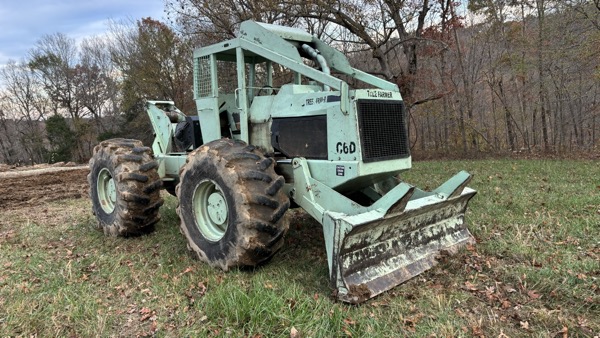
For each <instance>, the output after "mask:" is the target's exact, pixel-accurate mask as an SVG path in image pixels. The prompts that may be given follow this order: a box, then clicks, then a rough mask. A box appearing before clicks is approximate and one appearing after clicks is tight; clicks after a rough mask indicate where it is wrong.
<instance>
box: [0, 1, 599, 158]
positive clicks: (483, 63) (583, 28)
mask: <svg viewBox="0 0 600 338" xmlns="http://www.w3.org/2000/svg"><path fill="white" fill-rule="evenodd" d="M165 12H166V14H167V17H166V19H165V20H164V22H161V21H158V20H156V19H153V18H140V19H138V20H134V21H133V22H129V23H123V22H119V23H117V22H115V23H112V24H111V25H110V27H109V29H108V32H107V33H106V34H105V35H101V36H95V37H89V38H86V39H84V40H82V41H80V42H77V41H75V40H74V39H73V38H72V37H69V36H67V35H65V34H63V33H61V32H55V33H52V34H48V35H45V36H42V37H40V39H39V40H38V42H37V43H36V44H35V45H34V46H32V48H31V50H30V52H29V54H28V55H27V56H26V57H24V58H23V59H21V60H14V61H10V62H9V63H8V64H7V65H5V66H4V67H2V68H0V84H1V85H0V86H1V87H0V163H9V164H14V163H23V164H29V163H42V162H57V161H76V162H85V161H87V159H88V158H89V157H90V156H91V154H92V151H93V147H94V146H95V145H96V144H97V143H98V142H99V141H100V140H103V139H108V138H112V137H128V138H136V139H141V140H143V141H144V143H146V144H149V143H150V142H151V140H152V139H151V137H152V132H151V126H150V124H149V121H148V119H147V117H146V112H145V109H144V100H145V99H158V100H173V101H175V104H176V106H178V107H179V108H180V109H181V110H182V111H184V112H186V113H187V114H190V115H191V114H195V111H196V108H195V103H194V101H193V85H192V73H193V72H192V52H193V49H194V48H197V47H200V46H205V45H209V44H212V43H215V42H218V41H221V40H224V39H229V38H232V37H234V36H235V34H236V30H237V29H238V27H239V24H240V23H241V22H242V21H245V20H248V19H252V20H256V21H260V22H267V23H275V24H280V25H285V26H293V27H298V28H302V29H304V30H307V31H309V32H310V33H312V34H314V35H316V36H318V37H319V38H320V39H322V40H324V41H326V42H328V43H330V44H331V45H333V46H335V47H336V48H338V49H340V50H341V51H342V52H343V53H344V54H346V55H347V56H348V58H349V59H350V62H351V63H352V64H353V66H354V67H356V68H358V69H361V70H364V71H366V72H369V73H371V74H375V75H377V76H380V77H382V78H384V79H386V80H389V81H391V82H394V83H396V84H398V86H399V87H400V91H401V93H402V95H403V97H404V100H405V101H406V104H407V107H408V108H409V114H410V118H409V120H410V135H411V147H412V152H413V154H415V153H416V154H425V153H444V154H473V153H507V152H536V153H539V152H544V153H546V152H547V153H565V152H582V153H583V152H597V151H598V146H599V145H600V141H599V138H600V0H564V1H550V0H470V1H466V0H463V1H451V0H367V1H354V0H336V1H333V2H332V1H329V0H327V1H325V0H310V1H305V0H302V1H300V0H278V1H271V0H262V1H256V0H225V1H223V0H219V1H215V0H166V2H165Z"/></svg>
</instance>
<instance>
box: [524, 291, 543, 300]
mask: <svg viewBox="0 0 600 338" xmlns="http://www.w3.org/2000/svg"><path fill="white" fill-rule="evenodd" d="M527 295H528V296H529V298H531V299H538V298H540V297H541V296H540V294H539V293H537V291H535V290H529V291H527Z"/></svg>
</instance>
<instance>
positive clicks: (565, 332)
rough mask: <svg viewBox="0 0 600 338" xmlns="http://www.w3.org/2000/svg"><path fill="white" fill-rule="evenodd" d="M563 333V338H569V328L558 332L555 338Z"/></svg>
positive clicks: (564, 327)
mask: <svg viewBox="0 0 600 338" xmlns="http://www.w3.org/2000/svg"><path fill="white" fill-rule="evenodd" d="M561 333H562V336H563V338H567V337H569V328H568V327H566V326H563V328H562V330H560V331H558V332H557V333H556V335H555V336H557V335H559V334H561Z"/></svg>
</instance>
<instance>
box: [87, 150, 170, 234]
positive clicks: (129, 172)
mask: <svg viewBox="0 0 600 338" xmlns="http://www.w3.org/2000/svg"><path fill="white" fill-rule="evenodd" d="M89 166H90V173H89V174H88V177H87V178H88V183H89V185H90V198H91V200H92V211H93V213H94V214H95V215H96V219H97V220H98V224H97V227H98V229H101V230H103V231H104V233H105V234H106V235H110V236H135V235H140V234H145V233H149V232H151V231H152V230H154V225H155V224H156V223H157V222H158V221H159V220H160V215H159V213H158V210H159V208H160V206H161V205H162V204H163V200H162V198H161V197H160V188H161V186H162V181H161V179H160V177H159V175H158V172H157V168H158V163H157V162H156V161H155V160H154V158H153V156H152V150H151V149H150V148H148V147H144V146H143V144H142V142H141V141H138V140H130V139H112V140H107V141H103V142H101V143H100V144H99V145H97V146H96V147H95V148H94V155H93V157H92V158H91V159H90V162H89Z"/></svg>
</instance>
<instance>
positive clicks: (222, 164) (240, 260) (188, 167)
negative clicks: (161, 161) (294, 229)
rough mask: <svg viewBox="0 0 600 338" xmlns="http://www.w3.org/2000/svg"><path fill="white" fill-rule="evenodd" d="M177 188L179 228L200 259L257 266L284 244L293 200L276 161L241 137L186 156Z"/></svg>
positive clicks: (224, 265) (223, 264)
mask: <svg viewBox="0 0 600 338" xmlns="http://www.w3.org/2000/svg"><path fill="white" fill-rule="evenodd" d="M180 180H181V181H180V184H179V185H178V186H177V190H176V191H177V196H178V198H179V207H178V208H177V213H178V214H179V217H180V218H181V229H182V231H183V233H184V234H185V236H186V237H187V239H188V244H189V248H190V250H192V251H193V252H194V253H195V254H196V255H197V256H198V257H199V258H200V259H201V260H202V261H205V262H207V263H209V264H210V265H212V266H216V267H219V268H221V269H223V270H228V269H229V268H231V267H242V266H255V265H258V264H260V263H262V262H264V261H266V260H268V259H269V258H271V257H272V256H273V255H274V254H275V253H276V252H277V251H278V250H279V249H280V248H281V246H282V245H283V237H284V235H285V233H286V232H287V230H288V223H287V220H286V218H285V217H284V214H285V212H286V211H287V209H288V208H289V199H288V198H287V196H286V195H285V194H284V193H283V191H282V190H281V188H282V187H283V184H284V179H283V177H281V176H279V175H277V174H276V173H275V171H274V161H273V159H271V158H266V157H265V156H264V155H263V154H262V153H261V152H260V151H258V150H257V149H256V148H255V147H253V146H248V145H247V144H246V143H244V142H241V141H234V140H229V139H220V140H216V141H213V142H210V143H208V144H206V145H204V146H202V147H200V148H198V149H197V150H195V151H193V152H192V153H190V154H189V155H188V158H187V163H186V164H185V166H183V168H182V169H181V173H180Z"/></svg>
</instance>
